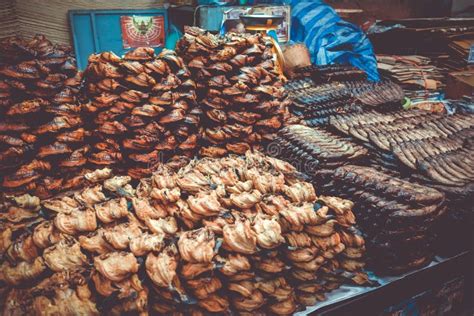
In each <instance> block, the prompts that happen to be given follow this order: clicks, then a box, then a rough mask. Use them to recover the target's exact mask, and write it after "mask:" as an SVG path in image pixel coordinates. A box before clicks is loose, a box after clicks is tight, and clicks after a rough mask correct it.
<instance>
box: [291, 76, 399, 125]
mask: <svg viewBox="0 0 474 316" xmlns="http://www.w3.org/2000/svg"><path fill="white" fill-rule="evenodd" d="M286 89H287V90H288V91H289V94H290V97H291V99H292V102H293V104H292V105H291V107H290V110H291V112H292V113H293V114H295V115H297V116H299V117H302V118H303V119H304V121H305V122H306V124H307V125H309V126H320V125H327V124H328V122H329V117H330V116H331V115H335V114H340V113H354V112H355V113H358V112H363V111H364V110H366V109H376V110H390V109H393V108H400V107H401V101H402V100H403V98H404V94H403V90H402V89H401V88H400V86H399V85H397V84H395V83H393V82H391V81H382V82H379V83H373V82H368V81H342V82H338V81H334V82H331V83H324V84H317V83H316V82H315V81H314V80H309V79H308V78H303V79H296V80H295V81H290V82H288V83H287V84H286Z"/></svg>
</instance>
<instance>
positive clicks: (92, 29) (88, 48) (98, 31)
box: [69, 8, 168, 69]
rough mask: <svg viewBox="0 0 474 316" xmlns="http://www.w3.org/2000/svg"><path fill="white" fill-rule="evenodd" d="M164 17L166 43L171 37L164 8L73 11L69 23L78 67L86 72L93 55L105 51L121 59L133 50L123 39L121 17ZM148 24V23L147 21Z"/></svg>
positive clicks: (70, 12) (160, 48)
mask: <svg viewBox="0 0 474 316" xmlns="http://www.w3.org/2000/svg"><path fill="white" fill-rule="evenodd" d="M127 16H129V17H136V18H138V19H140V18H142V17H154V16H156V17H160V18H159V19H161V17H162V19H163V21H164V30H161V31H164V41H163V45H162V46H160V47H155V51H156V52H160V51H161V50H162V49H163V47H164V43H165V41H166V35H167V33H168V12H167V10H166V9H164V8H160V9H147V10H70V11H69V22H70V25H71V32H72V38H73V42H74V50H75V53H76V58H77V66H78V67H79V69H84V68H85V67H86V66H87V59H88V58H89V55H91V54H94V53H99V52H103V51H113V52H114V53H116V54H117V55H119V56H121V55H123V54H125V53H126V52H127V51H128V50H130V48H125V47H124V44H123V38H122V24H121V17H127ZM147 20H148V19H147Z"/></svg>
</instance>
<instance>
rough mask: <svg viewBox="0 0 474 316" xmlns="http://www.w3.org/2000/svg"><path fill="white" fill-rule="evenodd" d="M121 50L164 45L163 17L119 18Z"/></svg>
mask: <svg viewBox="0 0 474 316" xmlns="http://www.w3.org/2000/svg"><path fill="white" fill-rule="evenodd" d="M120 24H121V26H122V43H123V48H135V47H140V46H148V47H160V46H163V45H164V44H165V22H164V17H163V16H161V15H160V16H121V17H120Z"/></svg>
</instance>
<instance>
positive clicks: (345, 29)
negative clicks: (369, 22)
mask: <svg viewBox="0 0 474 316" xmlns="http://www.w3.org/2000/svg"><path fill="white" fill-rule="evenodd" d="M291 4H292V11H291V14H292V21H291V23H292V27H291V40H292V41H295V42H304V43H305V44H306V46H307V47H308V48H309V50H310V52H311V58H312V62H313V63H315V64H317V65H326V64H333V63H339V64H351V65H353V66H355V67H358V68H360V69H362V70H364V71H365V72H366V73H367V75H368V76H369V79H371V80H374V81H378V80H379V74H378V71H377V60H376V58H375V56H374V52H373V50H372V44H371V43H370V41H369V39H368V38H367V36H366V35H365V33H364V32H363V31H362V30H361V29H360V28H359V27H357V26H355V25H354V24H351V23H349V22H346V21H344V20H342V19H341V18H340V17H339V15H338V14H337V13H336V11H334V9H333V8H331V7H330V6H328V5H326V4H324V2H323V1H321V0H312V1H309V0H293V1H292V3H291Z"/></svg>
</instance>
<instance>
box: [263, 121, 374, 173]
mask: <svg viewBox="0 0 474 316" xmlns="http://www.w3.org/2000/svg"><path fill="white" fill-rule="evenodd" d="M266 150H267V153H268V154H269V155H271V156H274V157H277V158H280V159H283V160H285V161H288V162H289V163H291V164H292V165H293V166H295V167H296V168H297V169H298V170H299V171H301V172H303V173H304V174H306V175H308V176H311V175H314V172H315V171H317V170H318V169H321V168H322V169H328V168H335V167H339V166H342V165H345V164H349V163H356V162H357V161H361V160H363V159H365V158H367V152H368V150H367V149H366V148H364V147H363V146H360V145H358V144H356V143H354V142H352V141H350V140H347V139H344V138H342V137H339V136H337V135H335V134H333V133H330V132H328V131H325V130H323V129H321V128H316V127H314V128H311V127H307V126H303V125H290V126H287V127H285V128H283V129H282V130H280V131H279V132H278V136H277V138H276V139H275V140H273V141H272V142H271V143H269V144H268V145H267V146H266Z"/></svg>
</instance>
